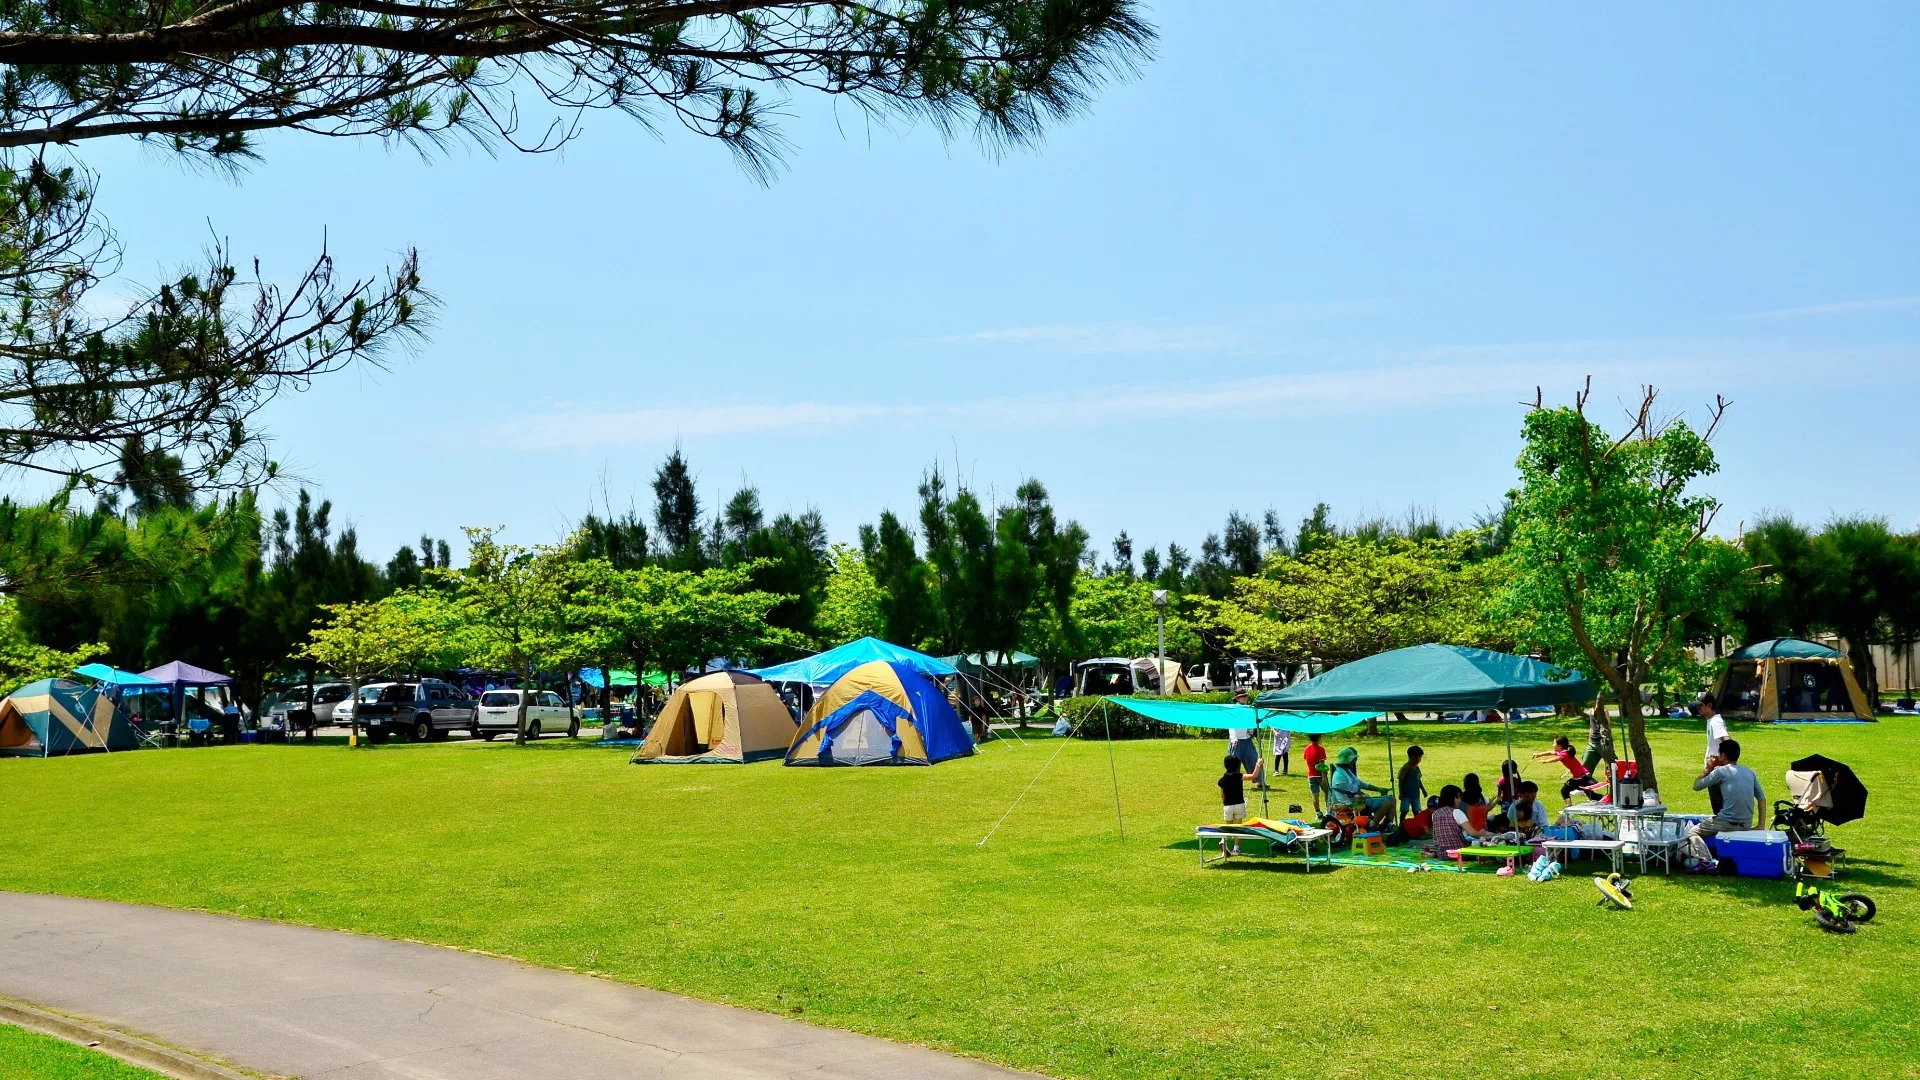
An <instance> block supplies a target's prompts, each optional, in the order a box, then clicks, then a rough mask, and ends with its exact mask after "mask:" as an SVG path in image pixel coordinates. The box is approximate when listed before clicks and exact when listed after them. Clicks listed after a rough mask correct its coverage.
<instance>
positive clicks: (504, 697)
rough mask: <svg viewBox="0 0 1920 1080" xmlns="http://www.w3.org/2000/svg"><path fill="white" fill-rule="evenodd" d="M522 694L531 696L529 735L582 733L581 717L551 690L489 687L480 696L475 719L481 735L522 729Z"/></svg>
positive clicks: (534, 736) (528, 699)
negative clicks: (561, 732) (494, 688)
mask: <svg viewBox="0 0 1920 1080" xmlns="http://www.w3.org/2000/svg"><path fill="white" fill-rule="evenodd" d="M522 694H526V695H528V698H527V738H529V739H537V738H539V737H540V736H541V735H542V734H543V733H545V732H549V731H564V732H566V733H567V738H569V739H571V738H573V737H574V736H576V735H579V734H580V718H579V717H578V716H576V715H574V712H573V706H571V705H568V704H567V703H566V702H564V701H561V700H560V695H559V694H556V693H554V692H553V691H551V690H488V691H486V692H485V693H483V694H481V695H480V708H479V718H478V720H477V721H476V722H475V726H476V727H477V728H478V730H479V732H480V737H481V738H483V739H491V738H493V737H494V736H495V735H511V734H513V733H514V731H515V730H517V729H518V728H519V726H520V695H522Z"/></svg>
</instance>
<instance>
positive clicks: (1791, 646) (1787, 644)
mask: <svg viewBox="0 0 1920 1080" xmlns="http://www.w3.org/2000/svg"><path fill="white" fill-rule="evenodd" d="M1769 656H1773V657H1778V658H1780V659H1782V660H1809V659H1820V660H1838V659H1839V658H1840V652H1839V650H1837V649H1829V648H1827V647H1826V646H1825V645H1821V644H1819V643H1818V642H1813V641H1806V640H1803V639H1801V638H1792V637H1783V638H1772V639H1770V640H1768V641H1756V642H1754V643H1753V644H1751V645H1749V646H1747V647H1746V648H1744V649H1739V650H1736V651H1735V652H1734V654H1733V655H1732V656H1730V657H1728V659H1730V660H1765V659H1766V658H1767V657H1769Z"/></svg>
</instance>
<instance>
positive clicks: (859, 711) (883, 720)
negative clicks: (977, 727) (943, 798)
mask: <svg viewBox="0 0 1920 1080" xmlns="http://www.w3.org/2000/svg"><path fill="white" fill-rule="evenodd" d="M971 753H973V736H972V734H971V733H970V732H968V730H967V726H966V725H965V724H963V723H961V722H960V716H959V714H958V713H956V712H954V711H953V706H952V705H950V704H948V703H947V699H946V695H944V694H942V693H941V692H940V688H939V687H937V686H935V685H934V684H933V680H932V679H930V678H928V677H927V676H926V675H925V674H923V673H921V672H920V671H918V670H916V669H914V668H912V667H910V666H908V665H906V664H894V663H888V662H886V661H883V660H876V661H873V662H872V663H867V664H862V665H860V666H859V667H856V668H854V669H852V670H851V671H848V672H847V673H846V674H844V675H842V676H840V678H839V679H837V680H835V681H834V683H833V685H832V686H830V687H828V688H827V691H826V693H824V694H821V695H820V699H819V700H818V701H816V702H814V705H813V708H812V709H810V710H809V711H808V712H807V718H806V720H804V721H802V722H801V725H800V730H799V731H798V732H796V733H795V734H794V737H793V745H792V747H791V748H789V749H788V751H787V764H789V765H932V764H934V763H936V762H941V761H945V760H947V759H948V758H953V757H964V756H965V755H967V754H971Z"/></svg>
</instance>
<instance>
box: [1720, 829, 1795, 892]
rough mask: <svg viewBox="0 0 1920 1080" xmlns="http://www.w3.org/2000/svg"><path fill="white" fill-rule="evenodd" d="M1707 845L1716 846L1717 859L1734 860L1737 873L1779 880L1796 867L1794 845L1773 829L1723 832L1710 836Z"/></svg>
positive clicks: (1783, 834)
mask: <svg viewBox="0 0 1920 1080" xmlns="http://www.w3.org/2000/svg"><path fill="white" fill-rule="evenodd" d="M1707 846H1709V847H1711V848H1712V849H1713V855H1714V858H1716V859H1719V860H1721V861H1722V862H1731V863H1733V868H1734V872H1735V873H1737V874H1739V875H1740V876H1741V877H1750V878H1767V879H1770V880H1779V879H1781V878H1784V877H1786V876H1787V874H1788V872H1789V870H1790V869H1791V867H1792V859H1793V846H1792V845H1791V844H1789V843H1788V842H1787V834H1786V833H1783V832H1775V831H1773V830H1771V829H1754V830H1750V831H1747V832H1729V833H1721V834H1720V835H1718V836H1715V837H1711V838H1709V839H1708V841H1707Z"/></svg>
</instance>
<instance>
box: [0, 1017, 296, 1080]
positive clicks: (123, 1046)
mask: <svg viewBox="0 0 1920 1080" xmlns="http://www.w3.org/2000/svg"><path fill="white" fill-rule="evenodd" d="M0 1023H7V1024H12V1025H13V1026H14V1027H18V1028H25V1029H26V1030H28V1031H32V1032H35V1033H37V1034H41V1035H48V1036H51V1037H53V1038H56V1039H60V1040H63V1041H65V1042H70V1043H73V1044H75V1045H77V1046H83V1047H86V1048H87V1049H89V1050H98V1051H100V1052H101V1053H103V1054H106V1055H108V1056H110V1057H115V1058H119V1059H120V1060H121V1061H124V1062H126V1063H127V1064H129V1065H137V1066H139V1067H140V1068H142V1069H149V1070H151V1071H153V1072H157V1073H159V1074H161V1075H162V1076H170V1077H173V1078H174V1080H261V1078H262V1077H265V1076H266V1075H267V1074H265V1073H256V1072H250V1071H249V1072H241V1071H239V1070H237V1069H234V1068H230V1067H228V1066H226V1065H222V1064H220V1063H219V1062H214V1061H208V1060H207V1059H205V1058H201V1057H196V1056H194V1055H192V1054H189V1053H187V1052H186V1051H183V1050H176V1049H174V1048H173V1047H170V1046H164V1045H162V1044H160V1043H157V1042H153V1041H152V1040H149V1039H144V1038H141V1037H140V1036H138V1035H134V1034H132V1033H130V1032H125V1031H120V1030H117V1029H115V1028H111V1027H106V1026H104V1025H102V1024H100V1023H98V1022H96V1021H93V1020H88V1019H84V1018H82V1017H78V1016H70V1015H68V1014H65V1013H58V1012H53V1011H51V1010H49V1009H46V1008H44V1007H41V1006H38V1005H32V1004H29V1003H27V1002H24V1001H20V1000H18V999H16V998H9V997H0Z"/></svg>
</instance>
